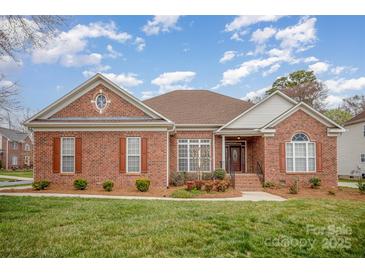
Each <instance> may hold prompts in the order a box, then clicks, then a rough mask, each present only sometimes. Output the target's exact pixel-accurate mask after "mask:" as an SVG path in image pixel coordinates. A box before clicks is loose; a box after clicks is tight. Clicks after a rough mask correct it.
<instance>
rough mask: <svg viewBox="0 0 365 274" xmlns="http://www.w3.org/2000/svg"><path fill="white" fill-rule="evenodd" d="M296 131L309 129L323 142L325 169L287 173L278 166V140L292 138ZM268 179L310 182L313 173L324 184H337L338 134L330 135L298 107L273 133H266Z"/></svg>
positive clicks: (284, 140)
mask: <svg viewBox="0 0 365 274" xmlns="http://www.w3.org/2000/svg"><path fill="white" fill-rule="evenodd" d="M297 132H304V133H306V134H307V135H308V136H309V138H310V140H311V141H314V142H321V143H322V149H323V153H322V158H323V160H322V163H323V172H316V173H301V174H288V173H285V172H280V170H279V144H280V143H282V142H287V141H290V140H291V138H292V136H293V135H294V134H295V133H297ZM264 143H265V168H264V170H265V180H270V181H275V182H279V180H285V181H286V183H287V184H288V183H291V182H293V181H294V180H295V179H299V180H300V181H301V182H308V180H309V179H310V178H311V177H314V176H316V177H319V178H321V180H322V185H325V186H336V185H337V156H336V148H337V147H336V146H337V138H336V137H329V136H327V127H326V126H325V125H323V124H322V123H320V122H318V121H317V120H316V119H314V118H313V117H311V116H309V115H308V114H306V113H305V112H303V111H302V110H298V111H297V112H295V113H294V114H292V115H291V116H290V117H288V118H287V119H285V120H284V121H282V122H281V123H280V124H278V125H277V126H276V133H275V136H274V137H265V141H264Z"/></svg>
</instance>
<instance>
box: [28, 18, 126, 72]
mask: <svg viewBox="0 0 365 274" xmlns="http://www.w3.org/2000/svg"><path fill="white" fill-rule="evenodd" d="M100 37H104V38H108V39H110V40H113V41H116V42H119V43H125V42H126V41H128V40H130V39H131V38H132V36H131V35H130V34H128V33H126V32H119V31H118V29H117V26H116V25H115V23H113V22H111V23H101V22H97V23H90V24H88V25H80V24H79V25H77V26H75V27H73V28H72V29H70V30H69V31H67V32H66V31H62V32H60V31H58V32H57V33H56V35H55V36H54V38H53V39H51V40H49V42H48V43H47V45H46V46H45V47H42V48H36V49H34V50H33V51H32V61H33V62H34V63H37V64H40V63H47V64H51V63H58V62H59V63H61V64H67V65H69V66H70V65H71V64H75V65H77V64H76V63H74V62H70V61H69V60H70V59H75V60H76V59H83V60H84V63H83V65H88V63H87V62H86V61H88V60H89V61H90V62H91V64H95V61H96V58H97V57H96V56H95V55H93V56H89V59H88V58H86V55H85V54H82V52H83V51H84V50H85V49H86V47H87V44H88V39H90V38H100ZM78 55H81V56H82V57H79V56H78ZM70 56H76V57H70ZM99 59H100V60H101V58H99Z"/></svg>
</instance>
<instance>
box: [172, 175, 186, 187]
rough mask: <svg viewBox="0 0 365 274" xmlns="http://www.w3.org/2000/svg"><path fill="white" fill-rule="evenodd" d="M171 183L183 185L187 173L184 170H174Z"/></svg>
mask: <svg viewBox="0 0 365 274" xmlns="http://www.w3.org/2000/svg"><path fill="white" fill-rule="evenodd" d="M171 183H172V184H173V185H174V186H182V185H183V184H184V183H185V173H184V172H173V173H172V174H171Z"/></svg>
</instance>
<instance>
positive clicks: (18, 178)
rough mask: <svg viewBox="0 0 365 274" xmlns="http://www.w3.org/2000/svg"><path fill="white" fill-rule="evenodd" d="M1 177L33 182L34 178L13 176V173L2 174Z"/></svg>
mask: <svg viewBox="0 0 365 274" xmlns="http://www.w3.org/2000/svg"><path fill="white" fill-rule="evenodd" d="M0 178H4V179H12V180H19V181H31V182H33V178H28V177H18V176H11V175H0Z"/></svg>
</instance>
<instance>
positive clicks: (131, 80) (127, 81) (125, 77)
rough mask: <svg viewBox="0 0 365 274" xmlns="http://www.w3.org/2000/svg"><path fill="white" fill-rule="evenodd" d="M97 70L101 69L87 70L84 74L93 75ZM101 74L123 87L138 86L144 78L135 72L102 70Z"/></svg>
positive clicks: (86, 75)
mask: <svg viewBox="0 0 365 274" xmlns="http://www.w3.org/2000/svg"><path fill="white" fill-rule="evenodd" d="M97 72H100V71H90V70H85V71H83V72H82V74H83V75H84V76H85V77H92V76H94V75H95V74H96V73H97ZM101 74H102V75H104V76H105V77H107V78H108V79H110V80H111V81H113V82H114V83H116V84H117V85H119V86H121V87H135V86H138V85H140V84H142V83H143V81H142V80H140V79H138V75H137V74H135V73H127V74H125V73H120V74H115V73H105V72H101Z"/></svg>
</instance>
